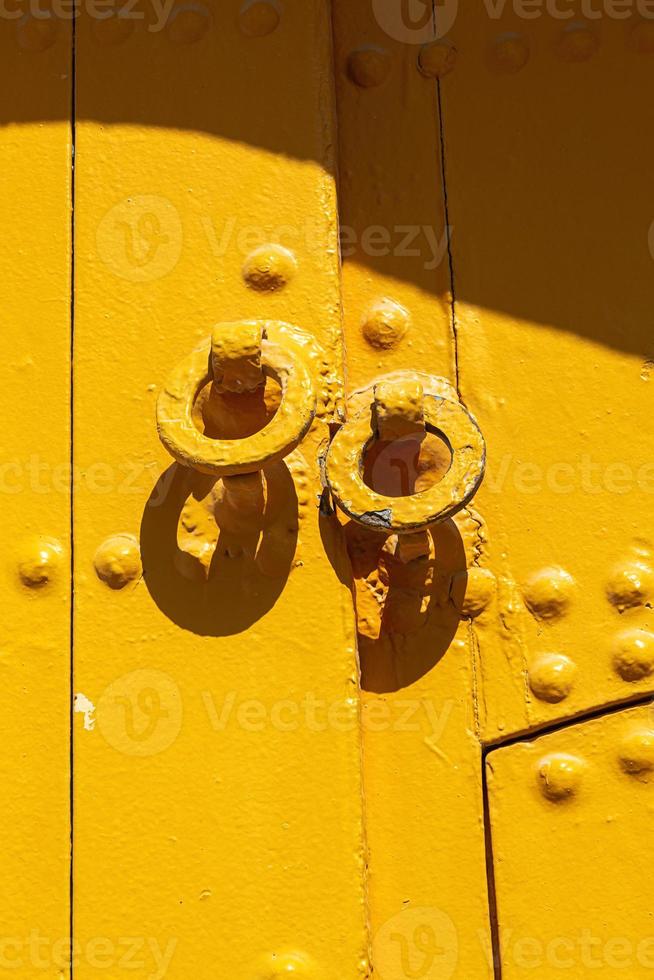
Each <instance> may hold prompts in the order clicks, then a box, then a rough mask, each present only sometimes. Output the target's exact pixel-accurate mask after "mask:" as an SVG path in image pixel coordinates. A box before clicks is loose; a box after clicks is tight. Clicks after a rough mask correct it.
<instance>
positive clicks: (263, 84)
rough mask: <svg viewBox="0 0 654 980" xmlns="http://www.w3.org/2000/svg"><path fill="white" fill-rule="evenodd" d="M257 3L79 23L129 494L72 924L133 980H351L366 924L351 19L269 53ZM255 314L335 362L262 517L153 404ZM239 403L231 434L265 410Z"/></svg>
mask: <svg viewBox="0 0 654 980" xmlns="http://www.w3.org/2000/svg"><path fill="white" fill-rule="evenodd" d="M237 12H238V8H237V7H235V5H233V4H219V3H215V4H213V5H212V7H211V10H210V12H209V17H208V19H207V20H206V21H202V19H201V22H200V23H199V24H198V23H196V21H195V20H193V19H192V18H189V19H185V15H184V13H183V12H182V13H180V14H179V18H181V20H180V21H179V22H178V21H177V20H173V22H172V24H173V25H174V24H177V28H175V31H177V29H178V28H179V32H180V34H181V36H178V35H177V34H175V35H174V36H171V31H172V30H173V26H172V25H171V26H170V27H169V29H168V30H167V31H163V32H152V33H148V32H147V30H146V29H145V26H144V25H142V24H141V25H137V26H136V27H135V29H134V30H133V32H132V33H131V34H130V36H129V37H128V38H127V39H125V41H124V43H122V44H121V45H120V46H110V45H108V44H103V43H101V41H100V40H99V39H98V38H97V37H96V36H95V33H94V30H93V27H94V25H93V23H92V22H91V19H90V18H86V19H85V18H81V19H80V23H79V24H78V40H77V52H78V62H77V111H78V123H77V141H76V214H77V216H78V217H77V221H76V254H77V267H76V294H75V304H76V306H75V316H76V329H75V426H76V439H75V462H76V465H77V466H78V467H79V468H80V469H82V470H84V471H86V470H88V469H90V468H91V467H93V466H94V465H95V464H97V463H98V461H102V463H103V464H104V466H105V467H106V481H105V482H104V483H103V486H102V490H97V491H96V492H95V493H94V492H92V491H91V490H89V489H86V490H80V491H79V492H78V494H77V495H76V500H75V535H76V578H75V622H74V640H75V684H76V689H77V690H78V691H79V692H80V693H81V694H83V695H84V697H85V698H87V699H88V700H89V701H90V702H92V704H93V705H94V706H95V712H94V713H93V715H92V717H93V718H94V719H95V724H94V725H93V730H90V731H89V730H85V726H84V724H83V720H82V718H81V717H80V718H78V719H77V721H78V725H77V726H76V731H75V765H76V780H75V847H76V858H75V882H74V884H75V931H76V936H77V937H78V940H79V942H80V944H81V946H82V948H84V949H88V948H89V946H90V945H91V944H92V943H93V940H94V938H95V937H98V936H103V937H107V939H108V941H109V942H110V943H111V944H113V946H112V948H113V949H114V950H115V951H116V953H115V955H116V956H117V957H118V956H120V957H127V956H128V954H129V952H130V951H129V950H128V949H127V948H126V941H125V937H138V939H136V938H135V939H134V943H133V950H132V956H133V962H134V963H135V964H136V966H135V968H134V970H133V973H132V975H133V976H142V977H150V978H152V977H155V976H156V977H159V978H161V977H162V976H164V975H165V976H166V977H169V978H173V977H180V978H188V977H189V976H190V975H194V976H196V977H206V978H215V977H217V976H218V977H243V978H245V977H252V978H255V977H256V978H259V977H260V978H261V980H267V978H272V977H277V976H282V975H284V976H286V975H287V974H291V973H292V974H293V975H298V976H307V977H311V978H316V980H317V978H324V980H331V978H334V977H337V976H338V977H340V978H343V980H345V978H355V977H359V976H365V975H366V972H367V959H368V936H367V928H366V914H365V903H364V852H363V827H362V792H361V774H360V735H359V728H360V726H359V721H358V717H359V702H358V697H357V677H356V659H355V656H356V654H355V632H354V614H353V609H352V603H351V597H350V592H349V588H348V581H347V571H346V564H345V558H344V552H343V550H342V547H341V545H340V543H339V541H338V540H337V539H336V538H334V537H333V535H332V529H331V528H330V527H329V526H328V525H325V524H324V522H323V519H322V518H321V515H320V511H319V509H318V502H319V498H320V493H321V487H320V481H319V468H318V463H317V457H318V452H319V449H320V448H321V445H322V443H324V442H325V441H326V440H327V438H328V423H329V422H330V421H331V420H332V418H333V417H334V410H335V409H334V406H335V401H336V399H337V398H338V397H339V394H338V390H337V388H336V387H335V386H334V385H333V384H332V383H331V377H332V376H333V375H334V374H338V377H339V379H340V369H341V363H340V361H341V341H340V330H339V316H340V313H339V311H340V297H339V276H338V255H337V237H336V227H337V226H336V211H335V202H336V198H335V182H334V158H333V144H334V133H333V103H332V96H331V67H330V46H329V31H328V21H327V19H326V7H325V5H324V4H322V3H319V2H311V3H302V4H301V5H300V4H287V5H285V9H284V15H283V18H282V20H281V21H280V23H279V24H278V26H277V28H276V29H275V30H274V31H272V33H268V34H266V35H265V36H261V37H258V36H255V37H253V36H251V34H250V33H249V32H248V31H247V30H246V29H245V26H246V25H244V24H243V23H242V22H241V21H239V18H238V17H237V16H236V14H237ZM187 13H188V11H187ZM291 60H292V63H293V70H292V74H291V72H290V69H289V72H288V73H287V72H286V70H285V68H284V66H285V65H287V63H289V62H290V61H291ZM289 79H292V82H293V88H292V90H291V89H290V88H289ZM316 243H317V244H316ZM257 318H260V319H262V320H279V321H284V322H289V323H291V324H294V325H296V326H297V327H299V328H301V329H304V330H305V331H309V332H310V333H311V334H312V335H313V336H314V337H315V338H316V340H317V341H318V343H319V344H320V345H321V347H322V348H323V350H324V351H326V352H327V354H326V356H327V358H328V366H329V369H328V370H326V369H322V371H323V373H320V372H319V371H318V372H316V374H315V375H314V376H312V377H313V385H314V386H315V389H316V421H315V423H314V425H313V428H312V429H311V432H310V433H309V435H308V436H307V437H306V438H305V440H304V441H303V443H302V445H301V447H300V448H299V449H298V450H297V451H295V452H294V453H293V454H292V455H291V456H289V457H287V458H286V459H285V460H283V461H279V462H272V463H271V464H269V465H268V466H267V467H266V469H265V471H264V476H265V482H266V487H265V499H263V500H259V501H257V500H256V499H255V500H254V502H253V507H252V510H251V512H247V511H246V512H245V513H243V510H242V508H240V507H239V506H238V493H237V495H236V496H237V500H236V506H235V501H234V497H233V496H231V497H230V495H229V493H228V492H227V490H226V489H225V488H223V486H222V485H221V484H220V483H216V481H215V479H212V478H211V477H206V476H204V475H200V474H198V475H193V471H191V470H184V469H182V468H180V467H177V466H175V465H173V466H172V467H171V466H170V465H169V464H170V460H169V457H168V456H167V454H166V453H165V452H164V450H163V448H162V447H161V446H160V445H159V440H158V437H157V429H156V425H155V403H156V398H157V393H158V392H159V391H160V390H161V389H162V388H163V387H164V386H165V385H166V381H167V378H168V377H169V375H170V374H171V372H172V371H173V370H174V369H175V368H176V366H177V364H178V363H179V362H180V361H182V360H183V359H184V358H185V357H186V356H187V355H188V354H189V353H190V352H191V351H192V350H193V349H194V348H195V347H197V346H198V345H199V344H201V343H202V342H203V341H204V340H205V338H207V337H208V336H210V335H211V332H212V329H213V327H214V325H215V324H216V323H218V322H220V321H235V320H239V319H248V320H251V319H257ZM279 344H280V347H281V348H282V349H284V350H285V348H284V347H283V344H284V340H283V337H280V338H279ZM206 353H207V357H208V349H207V352H206ZM205 364H206V359H205ZM239 399H245V401H243V402H239V401H238V400H239ZM214 409H215V414H214V415H213V417H212V423H213V424H214V425H217V426H218V427H220V426H222V427H223V430H225V428H226V430H227V432H228V433H231V438H234V436H235V435H242V434H244V432H245V430H246V429H247V425H248V424H249V425H250V426H252V424H253V422H254V427H255V429H256V428H257V427H259V426H260V425H261V423H262V421H265V419H266V417H267V411H268V410H267V407H266V404H265V403H256V401H255V402H252V401H248V396H247V395H245V394H242V395H241V394H235V395H234V394H232V395H231V400H230V397H229V396H225V401H223V402H221V401H220V399H218V404H217V405H214ZM205 424H208V423H207V419H206V417H205ZM239 428H240V431H239ZM227 437H228V438H229V437H230V435H229V434H228V436H227ZM116 535H124V536H125V535H127V536H129V537H127V538H125V537H123V538H122V539H121V540H119V541H116V538H115V536H116ZM107 542H109V543H108V544H107ZM130 542H131V546H130ZM130 547H131V550H130ZM98 549H100V551H99V552H98ZM139 552H140V561H141V562H142V569H143V574H142V576H141V574H140V567H139V565H138V558H139ZM135 559H136V560H135ZM94 563H95V567H94ZM309 600H310V601H309ZM87 727H91V723H90V724H89V725H88V726H87ZM121 944H122V945H121ZM121 963H122V965H121ZM125 963H129V959H125V960H121V962H117V963H116V962H115V963H114V964H113V966H114V969H115V970H117V972H118V973H119V974H120V972H121V971H122V970H123V969H125V970H126V969H128V966H126V965H125ZM96 974H98V975H102V974H101V968H100V965H99V964H98V962H97V958H96V961H94V962H91V960H90V958H89V957H87V958H86V960H85V961H84V962H83V963H81V964H80V966H79V968H78V976H79V977H80V980H81V978H82V977H91V976H95V975H96Z"/></svg>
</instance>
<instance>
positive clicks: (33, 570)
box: [18, 538, 64, 589]
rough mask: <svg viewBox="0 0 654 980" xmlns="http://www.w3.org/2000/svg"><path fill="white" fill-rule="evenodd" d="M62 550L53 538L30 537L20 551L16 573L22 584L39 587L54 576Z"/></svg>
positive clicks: (50, 580)
mask: <svg viewBox="0 0 654 980" xmlns="http://www.w3.org/2000/svg"><path fill="white" fill-rule="evenodd" d="M63 553H64V550H63V548H62V547H61V545H60V543H59V542H58V541H56V540H55V539H54V538H31V539H30V540H29V541H26V542H25V544H24V545H23V547H22V548H21V551H20V559H19V562H18V575H19V577H20V580H21V582H22V583H23V585H26V586H27V587H28V588H30V589H40V588H43V586H45V585H49V584H50V582H52V580H53V579H54V577H55V576H56V574H57V572H58V570H59V568H60V566H61V562H62V558H63Z"/></svg>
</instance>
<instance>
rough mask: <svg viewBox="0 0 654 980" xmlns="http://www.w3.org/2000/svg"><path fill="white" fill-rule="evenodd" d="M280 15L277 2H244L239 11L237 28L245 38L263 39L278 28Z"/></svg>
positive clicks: (279, 5)
mask: <svg viewBox="0 0 654 980" xmlns="http://www.w3.org/2000/svg"><path fill="white" fill-rule="evenodd" d="M281 14H282V11H281V4H280V3H278V2H277V0H246V2H245V3H244V4H243V5H242V6H241V9H240V11H239V15H238V23H239V27H240V28H241V30H242V31H243V33H244V34H245V35H247V37H265V36H266V35H267V34H272V32H273V31H274V30H276V29H277V27H279V22H280V20H281Z"/></svg>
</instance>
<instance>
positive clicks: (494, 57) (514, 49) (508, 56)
mask: <svg viewBox="0 0 654 980" xmlns="http://www.w3.org/2000/svg"><path fill="white" fill-rule="evenodd" d="M528 61H529V44H528V42H527V39H526V38H525V37H523V35H522V34H502V35H501V37H498V38H497V40H496V41H495V44H494V45H493V47H492V49H491V62H492V64H493V67H495V68H496V69H497V70H498V71H501V72H505V73H507V74H514V73H515V72H519V71H520V70H521V69H522V68H524V66H525V65H526V64H527V62H528Z"/></svg>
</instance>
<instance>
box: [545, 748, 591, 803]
mask: <svg viewBox="0 0 654 980" xmlns="http://www.w3.org/2000/svg"><path fill="white" fill-rule="evenodd" d="M583 771H584V763H583V762H582V760H581V759H578V758H577V757H576V756H574V755H566V753H564V752H554V753H552V754H551V755H547V756H545V757H544V758H543V759H541V760H540V762H539V763H538V783H539V786H540V791H541V793H542V794H543V796H545V797H546V798H547V799H548V800H551V801H552V802H553V803H562V802H564V801H565V800H569V799H570V798H571V797H573V796H574V795H575V794H576V793H577V792H578V790H579V786H580V784H581V778H582V775H583Z"/></svg>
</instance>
